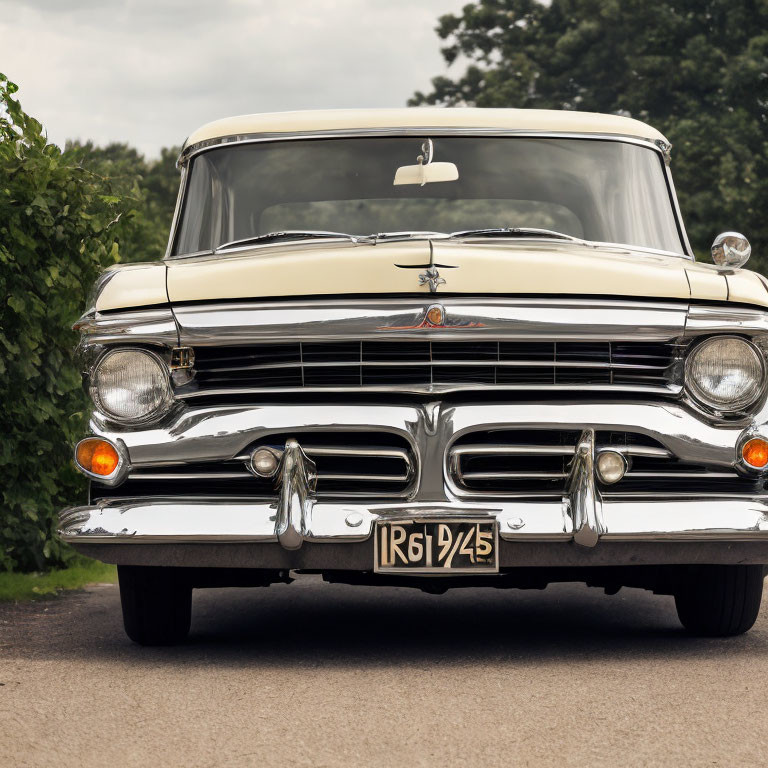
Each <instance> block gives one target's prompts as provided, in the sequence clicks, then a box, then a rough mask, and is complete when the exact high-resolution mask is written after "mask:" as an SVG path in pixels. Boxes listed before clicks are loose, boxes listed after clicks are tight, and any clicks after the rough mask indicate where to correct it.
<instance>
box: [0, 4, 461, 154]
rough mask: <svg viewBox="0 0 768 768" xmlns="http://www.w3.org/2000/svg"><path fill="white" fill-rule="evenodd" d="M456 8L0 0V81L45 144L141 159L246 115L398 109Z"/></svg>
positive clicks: (436, 65) (423, 85)
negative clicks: (121, 148) (132, 151)
mask: <svg viewBox="0 0 768 768" xmlns="http://www.w3.org/2000/svg"><path fill="white" fill-rule="evenodd" d="M467 2H468V0H0V72H4V73H5V74H6V75H7V76H8V77H9V78H10V79H11V80H13V81H14V82H16V83H18V85H19V86H20V92H19V94H18V96H19V99H20V101H21V102H22V104H23V106H24V109H25V110H26V111H27V112H28V113H30V114H32V115H34V116H35V117H37V118H38V119H40V120H41V121H42V122H43V124H44V125H45V126H46V128H47V130H48V135H49V137H50V139H51V140H52V141H55V142H57V143H63V142H64V141H65V140H66V139H71V138H79V139H93V140H94V141H95V142H97V143H100V144H103V143H106V142H110V141H127V142H129V143H130V144H133V145H135V146H137V147H138V148H139V149H140V150H141V151H142V152H144V153H146V154H147V155H148V156H155V155H157V154H158V152H159V148H160V147H162V146H168V145H172V144H180V143H181V142H182V141H183V140H184V138H186V136H187V135H188V134H190V133H191V132H192V131H193V130H194V129H195V128H197V127H198V126H200V125H202V124H203V123H206V122H208V121H210V120H215V119H218V118H220V117H226V116H229V115H236V114H244V113H249V112H271V111H280V110H289V109H316V108H334V107H398V106H405V102H406V99H407V98H408V97H409V96H410V95H411V94H412V93H413V91H414V90H417V89H419V90H426V89H427V88H428V87H429V81H430V79H431V78H432V77H434V76H435V75H438V74H442V73H446V72H447V71H448V70H447V69H446V67H445V63H444V61H443V59H442V57H441V55H440V43H441V41H440V40H439V39H438V37H437V35H436V34H435V31H434V30H435V26H436V24H437V19H438V17H439V16H441V15H442V14H444V13H450V12H457V11H459V10H460V9H461V7H462V6H463V5H465V4H466V3H467Z"/></svg>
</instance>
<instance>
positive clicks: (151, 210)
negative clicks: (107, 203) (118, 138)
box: [64, 141, 180, 262]
mask: <svg viewBox="0 0 768 768" xmlns="http://www.w3.org/2000/svg"><path fill="white" fill-rule="evenodd" d="M179 151H180V148H179V147H165V148H163V149H162V150H161V154H160V158H159V159H158V160H154V161H147V160H146V159H145V158H144V156H143V155H141V154H140V153H139V152H138V151H137V150H136V149H134V148H133V147H130V146H129V145H128V144H119V143H115V144H109V145H107V146H106V147H97V146H95V145H94V144H93V142H90V141H89V142H86V143H85V144H81V143H80V142H68V143H67V146H66V149H65V151H64V156H65V157H66V158H67V159H68V160H70V161H72V162H75V163H77V164H79V165H81V166H82V167H83V168H87V169H88V170H90V171H92V172H93V173H95V174H97V175H98V176H99V177H101V178H102V179H103V180H104V181H105V182H107V183H109V184H110V186H111V187H112V189H113V190H115V192H116V193H117V194H119V195H120V196H121V198H122V200H123V202H124V205H125V206H126V209H125V211H124V213H123V216H122V218H121V224H120V227H119V230H118V231H117V232H116V233H115V236H116V238H117V240H118V242H119V244H120V258H121V261H124V262H132V261H153V260H155V259H161V258H163V256H164V255H165V247H166V244H167V242H168V232H169V230H170V228H171V218H172V216H173V209H174V205H175V203H176V194H177V192H178V188H179V174H178V171H177V170H176V158H177V157H178V156H179Z"/></svg>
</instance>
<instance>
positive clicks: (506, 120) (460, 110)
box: [184, 107, 666, 149]
mask: <svg viewBox="0 0 768 768" xmlns="http://www.w3.org/2000/svg"><path fill="white" fill-rule="evenodd" d="M398 128H459V129H462V128H464V129H468V130H469V129H486V130H489V129H490V130H493V129H496V130H512V131H514V130H518V131H542V132H551V133H584V134H595V133H600V134H611V135H618V136H631V137H633V138H639V139H647V140H649V141H656V140H661V141H666V139H665V138H664V136H663V135H662V134H661V133H659V132H658V131H657V130H656V129H655V128H651V126H650V125H646V124H645V123H641V122H640V121H639V120H633V119H632V118H630V117H620V116H619V115H603V114H599V113H597V112H573V111H570V110H555V109H478V108H475V107H453V108H448V107H410V108H399V109H329V110H307V111H303V112H265V113H263V114H256V115H241V116H239V117H227V118H225V119H223V120H216V121H214V122H212V123H208V124H206V125H204V126H203V127H202V128H198V129H197V130H196V131H195V132H194V133H193V134H192V135H191V136H190V137H189V138H188V139H187V140H186V142H184V148H185V149H186V148H187V147H191V146H193V145H195V144H199V143H200V142H202V141H210V140H212V139H220V138H224V137H227V136H244V135H252V134H265V133H267V134H269V133H287V134H292V133H307V132H313V131H344V130H350V131H354V130H363V131H364V130H376V129H398Z"/></svg>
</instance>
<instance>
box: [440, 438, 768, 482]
mask: <svg viewBox="0 0 768 768" xmlns="http://www.w3.org/2000/svg"><path fill="white" fill-rule="evenodd" d="M579 434H580V432H579V431H577V430H553V429H499V430H490V431H483V432H474V433H470V434H469V435H465V436H464V437H462V438H461V439H460V440H459V441H458V442H457V443H455V444H454V445H453V446H452V447H451V449H450V451H449V457H448V459H449V460H448V466H449V471H450V474H451V479H452V481H453V483H454V484H455V485H456V487H457V488H458V489H459V491H460V492H462V493H463V494H465V495H481V496H482V495H493V496H542V495H544V496H557V495H562V494H564V493H565V492H566V480H567V477H568V473H569V468H570V463H571V459H572V457H573V455H574V452H575V446H576V441H577V439H578V436H579ZM595 444H596V450H597V451H600V450H605V449H611V450H615V451H619V452H620V453H623V454H624V455H625V456H627V458H628V460H629V470H628V471H627V473H626V475H625V476H624V478H623V479H622V480H620V481H619V482H618V483H615V484H614V485H611V486H605V487H602V488H601V492H602V493H604V494H606V495H608V494H619V495H620V494H623V493H638V492H645V493H660V492H661V493H663V492H666V493H670V494H686V493H688V494H690V493H697V492H698V493H701V492H707V493H716V492H718V491H719V492H723V493H726V492H732V493H749V492H752V491H753V490H755V488H756V484H759V485H761V486H762V485H765V481H764V480H760V479H756V478H745V477H742V476H741V475H739V474H738V473H737V472H735V471H733V470H729V469H728V468H726V467H719V466H705V465H692V464H686V463H685V462H682V461H680V460H679V459H678V458H677V457H676V456H674V454H673V453H672V452H671V451H670V450H668V449H667V448H665V447H664V446H663V445H661V444H659V443H657V442H656V441H655V440H653V439H651V438H649V437H647V436H645V435H642V434H638V433H632V432H608V431H598V432H596V434H595Z"/></svg>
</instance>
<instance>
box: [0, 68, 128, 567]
mask: <svg viewBox="0 0 768 768" xmlns="http://www.w3.org/2000/svg"><path fill="white" fill-rule="evenodd" d="M16 91H17V87H16V85H14V84H13V83H11V82H9V81H8V79H7V78H6V77H5V76H4V75H2V74H0V404H2V405H1V406H0V434H2V439H1V440H0V478H2V479H1V480H0V569H19V570H28V569H34V568H41V567H43V566H45V565H53V564H60V563H62V562H63V561H64V560H65V559H66V557H67V556H68V550H67V549H66V547H64V545H63V544H62V543H61V541H59V540H58V539H57V538H56V537H55V535H54V532H55V529H56V520H57V512H58V510H60V509H61V508H62V507H63V506H65V505H66V504H71V503H73V502H75V501H76V500H77V499H78V498H80V499H82V501H83V502H84V501H85V482H84V479H83V478H82V477H81V476H80V475H78V473H77V472H76V471H75V469H74V465H73V462H72V445H73V443H74V442H75V441H76V440H77V439H78V438H79V437H81V436H82V434H83V429H84V426H85V418H86V412H87V402H86V397H85V394H84V392H83V390H82V386H81V381H80V375H79V371H78V367H77V365H76V363H75V361H74V359H73V351H72V350H73V347H74V346H75V343H76V341H77V338H76V336H75V334H74V333H73V332H72V330H71V325H72V322H73V321H74V320H76V319H77V317H78V316H79V315H80V313H81V312H82V310H83V307H84V306H85V302H86V296H87V294H88V292H89V291H90V288H91V285H92V283H93V281H94V279H95V278H96V276H97V275H98V274H99V272H101V271H102V269H103V268H105V267H106V266H108V265H110V264H112V263H113V262H114V261H116V260H117V259H118V258H119V249H118V244H117V242H116V239H115V235H116V233H117V232H118V231H119V227H120V221H121V213H122V211H123V208H124V206H123V204H122V201H121V198H120V197H119V196H118V195H115V194H114V190H113V189H112V188H111V186H110V185H109V183H108V182H106V181H105V180H104V179H102V178H101V177H99V176H97V175H96V174H94V173H92V172H91V171H89V170H87V169H85V168H83V167H81V166H79V165H76V164H73V163H72V162H71V161H69V160H68V159H67V158H66V157H64V156H63V155H62V153H61V150H60V149H59V148H58V147H56V146H55V145H53V144H49V143H48V142H47V140H46V137H45V135H44V133H43V130H42V126H41V125H40V123H39V122H38V121H37V120H35V119H34V118H32V117H30V116H29V115H27V114H25V113H24V111H23V110H22V108H21V105H20V104H19V102H18V101H17V100H16V98H15V97H14V94H15V93H16Z"/></svg>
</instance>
